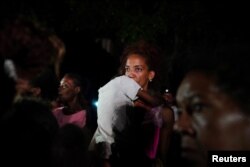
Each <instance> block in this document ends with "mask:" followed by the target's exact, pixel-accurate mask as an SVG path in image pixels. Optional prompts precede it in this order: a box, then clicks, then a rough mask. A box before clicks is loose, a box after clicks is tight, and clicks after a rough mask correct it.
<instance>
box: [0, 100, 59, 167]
mask: <svg viewBox="0 0 250 167" xmlns="http://www.w3.org/2000/svg"><path fill="white" fill-rule="evenodd" d="M0 125H1V126H0V130H1V139H0V145H1V155H2V156H1V163H2V164H1V165H2V166H5V165H7V166H15V165H16V163H17V162H18V163H19V164H20V165H24V166H30V167H31V166H41V167H42V166H51V157H50V155H51V154H50V153H51V146H52V141H53V139H54V137H55V135H56V133H57V130H58V124H57V121H56V119H55V117H54V116H53V114H52V112H51V110H50V107H49V106H48V105H47V103H44V102H43V101H42V100H41V99H38V98H33V97H24V98H21V99H18V100H17V101H15V102H14V103H13V105H12V108H11V110H10V111H8V112H7V113H6V114H5V115H4V116H3V117H2V119H1V122H0Z"/></svg>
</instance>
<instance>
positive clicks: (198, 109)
mask: <svg viewBox="0 0 250 167" xmlns="http://www.w3.org/2000/svg"><path fill="white" fill-rule="evenodd" d="M176 98H177V103H178V107H179V109H180V112H181V114H180V117H179V120H178V121H177V123H176V127H177V129H179V130H181V131H183V132H185V134H189V135H186V136H189V137H190V136H192V137H193V140H192V139H191V138H188V137H185V136H184V137H183V139H182V147H184V149H183V150H188V149H187V148H188V147H189V148H192V149H194V150H196V151H197V150H198V149H201V148H202V150H203V151H204V152H206V151H207V150H242V149H243V150H244V149H249V144H247V142H245V143H244V141H249V139H250V138H249V136H250V134H249V132H250V131H249V129H250V128H249V119H247V117H246V116H245V115H244V114H243V113H242V112H241V111H240V108H239V105H238V104H237V103H236V102H235V101H234V100H233V99H232V98H231V97H230V96H229V95H227V94H226V93H224V92H222V91H221V89H220V88H219V87H218V86H217V85H216V83H215V80H214V78H212V77H210V76H208V75H206V74H204V73H201V72H195V71H194V72H190V73H188V74H187V75H186V77H185V78H184V80H183V81H182V83H181V85H180V86H179V89H178V91H177V97H176ZM247 132H248V133H247ZM183 134H184V133H183ZM246 134H247V135H246ZM185 148H186V149H185ZM197 152H198V151H197ZM186 155H187V154H186ZM189 156H190V155H189Z"/></svg>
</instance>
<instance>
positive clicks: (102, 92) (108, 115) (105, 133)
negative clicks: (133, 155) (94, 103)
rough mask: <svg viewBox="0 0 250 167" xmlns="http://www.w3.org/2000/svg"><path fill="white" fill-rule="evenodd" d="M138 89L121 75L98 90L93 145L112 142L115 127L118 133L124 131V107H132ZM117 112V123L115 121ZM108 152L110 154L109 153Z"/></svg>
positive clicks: (134, 83) (135, 84) (131, 80)
mask: <svg viewBox="0 0 250 167" xmlns="http://www.w3.org/2000/svg"><path fill="white" fill-rule="evenodd" d="M140 88H141V87H140V85H139V84H138V83H137V82H135V81H134V80H133V79H131V78H129V77H127V76H125V75H123V76H119V77H116V78H114V79H112V80H111V81H109V82H108V83H107V84H106V85H104V86H103V87H101V88H100V89H99V90H98V92H99V95H98V107H97V124H98V127H97V130H96V133H95V135H94V137H93V140H94V142H95V143H99V142H105V143H106V144H107V145H110V144H112V143H113V142H114V133H113V128H114V127H115V128H116V129H118V130H119V131H122V130H123V129H124V126H125V122H124V121H125V120H126V107H127V106H132V105H133V101H134V100H136V99H137V96H136V95H137V93H138V91H139V89H140ZM118 112H119V121H118V120H117V119H118V114H117V113H118ZM121 117H122V118H121ZM107 149H110V148H107ZM108 152H110V154H111V151H108Z"/></svg>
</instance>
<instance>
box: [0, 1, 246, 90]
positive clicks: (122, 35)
mask: <svg viewBox="0 0 250 167" xmlns="http://www.w3.org/2000/svg"><path fill="white" fill-rule="evenodd" d="M16 16H24V17H27V18H30V19H34V20H37V21H38V22H40V23H41V24H42V25H43V26H45V27H46V28H48V29H50V30H52V31H54V32H55V33H56V34H57V35H58V36H59V37H60V38H61V39H63V41H64V42H65V45H66V57H65V63H66V65H65V68H64V69H62V70H64V72H69V71H71V72H78V73H80V74H82V75H84V76H86V77H87V78H89V80H90V82H91V84H92V85H93V89H94V90H96V89H97V88H98V87H99V86H101V85H103V84H104V83H106V82H107V81H108V80H109V79H110V78H111V77H112V76H113V75H114V74H116V72H117V68H118V65H119V56H120V54H121V52H122V49H123V47H124V46H125V45H126V44H127V43H130V42H133V41H135V40H137V39H140V38H144V39H147V40H150V41H154V42H155V43H156V44H157V45H158V46H159V47H160V48H161V49H162V52H163V54H164V56H165V57H164V63H165V66H164V69H163V72H164V77H165V80H164V84H165V85H166V87H171V85H169V84H168V81H169V80H170V79H169V78H171V77H173V76H171V75H169V77H168V78H167V77H166V76H168V72H169V70H170V71H171V68H180V71H181V64H175V65H170V64H169V61H170V60H171V59H172V58H173V57H174V56H175V55H183V54H185V53H186V52H189V50H191V49H192V47H194V46H195V47H197V46H202V45H208V43H220V42H227V41H230V40H231V39H232V38H240V39H241V40H248V39H249V38H248V34H249V33H248V31H249V26H248V24H249V23H248V21H249V18H248V17H249V9H248V5H246V4H245V3H244V4H243V3H241V2H239V1H237V2H226V1H223V2H220V1H214V2H212V1H210V2H209V3H208V2H199V1H194V0H192V1H164V0H159V1H143V0H139V1H128V0H123V1H119V0H103V1H93V0H81V1H80V0H42V1H35V0H34V1H21V0H15V1H14V0H8V1H1V2H0V19H1V21H0V26H2V25H4V23H5V22H6V21H8V20H10V19H12V18H15V17H16ZM104 41H109V42H111V45H110V46H111V49H110V50H108V51H107V50H105V48H103V47H102V42H104ZM175 76H176V77H178V74H175ZM173 87H174V86H173Z"/></svg>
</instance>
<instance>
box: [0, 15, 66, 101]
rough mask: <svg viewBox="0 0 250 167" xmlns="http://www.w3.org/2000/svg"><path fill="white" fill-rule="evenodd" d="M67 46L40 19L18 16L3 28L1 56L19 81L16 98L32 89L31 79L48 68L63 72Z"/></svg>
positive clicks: (0, 32)
mask: <svg viewBox="0 0 250 167" xmlns="http://www.w3.org/2000/svg"><path fill="white" fill-rule="evenodd" d="M63 48H64V45H63V41H61V40H60V39H59V37H57V35H56V34H55V33H54V32H52V31H50V30H49V29H48V28H45V27H43V26H41V24H39V22H38V21H34V20H31V19H28V18H24V17H18V18H15V19H13V20H12V19H11V20H8V22H6V23H5V24H4V25H3V27H1V29H0V56H1V57H3V59H4V60H5V64H4V66H5V68H6V69H7V70H8V71H10V74H11V75H10V76H11V77H12V78H13V80H14V81H15V82H16V98H18V97H19V96H20V95H21V94H22V93H24V92H26V91H27V89H29V84H30V81H31V80H33V79H34V78H36V77H37V76H38V75H40V73H43V72H44V71H47V70H48V69H50V70H51V71H52V72H53V73H55V74H54V75H57V73H59V71H58V69H59V68H60V67H59V64H60V63H59V62H61V59H62V58H61V57H63V56H61V55H63V54H64V51H65V49H63ZM57 78H58V77H57Z"/></svg>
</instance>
